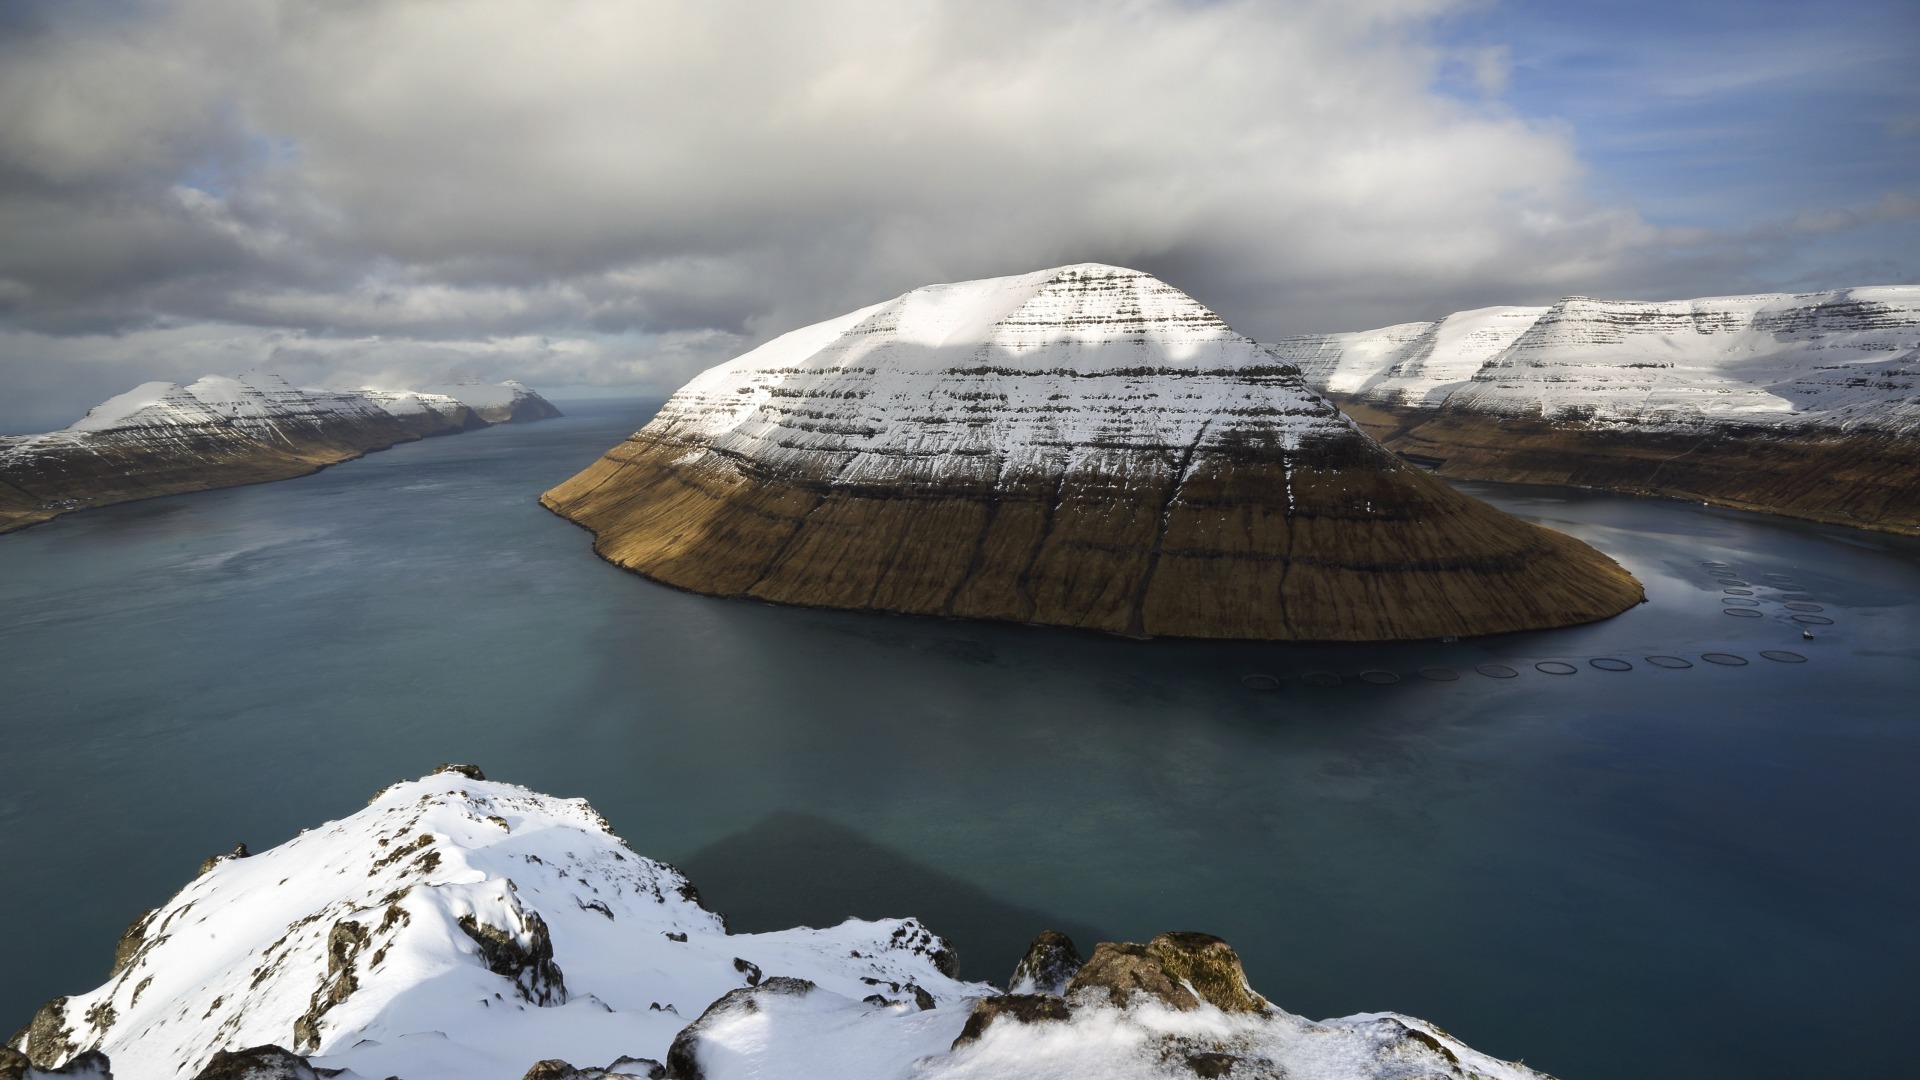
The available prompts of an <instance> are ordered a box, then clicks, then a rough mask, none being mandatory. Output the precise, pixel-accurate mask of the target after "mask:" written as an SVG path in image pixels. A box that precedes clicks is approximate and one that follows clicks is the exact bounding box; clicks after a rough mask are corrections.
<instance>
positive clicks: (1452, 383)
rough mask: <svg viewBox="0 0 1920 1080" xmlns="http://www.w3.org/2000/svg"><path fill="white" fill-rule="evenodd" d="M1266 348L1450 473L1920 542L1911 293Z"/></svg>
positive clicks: (1915, 290)
mask: <svg viewBox="0 0 1920 1080" xmlns="http://www.w3.org/2000/svg"><path fill="white" fill-rule="evenodd" d="M1269 348H1270V350H1271V351H1272V352H1273V354H1274V355H1275V356H1276V357H1278V358H1279V359H1281V360H1284V361H1286V362H1288V363H1290V364H1293V365H1295V366H1297V367H1298V368H1299V369H1300V370H1301V372H1302V374H1303V375H1304V376H1305V378H1306V380H1307V382H1308V383H1309V384H1310V385H1312V386H1314V387H1315V388H1317V389H1319V390H1321V391H1322V392H1324V393H1326V394H1327V395H1328V396H1329V397H1330V398H1331V399H1332V400H1333V401H1334V402H1335V403H1336V404H1338V405H1340V407H1341V408H1342V409H1343V410H1345V411H1346V412H1347V413H1348V415H1350V416H1351V417H1353V419H1354V420H1356V421H1358V422H1359V423H1360V424H1361V425H1362V426H1363V427H1365V428H1366V429H1367V430H1368V431H1369V433H1371V434H1373V435H1374V436H1375V437H1376V438H1378V439H1380V440H1381V441H1382V442H1383V443H1384V444H1385V445H1386V446H1387V447H1388V448H1390V449H1392V450H1395V451H1398V452H1400V453H1401V454H1402V455H1403V456H1405V457H1407V458H1408V459H1410V460H1413V461H1415V462H1419V463H1421V464H1425V465H1427V466H1429V467H1431V468H1434V469H1436V470H1437V471H1439V472H1440V473H1441V474H1442V475H1446V476H1456V477H1461V478H1470V479H1484V480H1503V481H1514V482H1521V483H1571V484H1581V485H1588V486H1595V487H1605V488H1611V489H1615V490H1624V491H1632V492H1643V493H1650V494H1661V495H1672V496H1677V497H1682V498H1689V499H1699V500H1703V501H1709V502H1717V503H1724V504H1728V505H1733V506H1741V507H1746V508H1751V509H1758V510H1766V511H1771V512H1775V513H1783V514H1790V515H1794V516H1798V517H1805V518H1811V519H1815V520H1821V521H1830V522H1837V523H1843V524H1850V525H1858V526H1865V527H1870V528H1880V529H1888V530H1892V531H1898V532H1920V452H1916V451H1920V444H1917V443H1916V436H1920V285H1888V286H1877V287H1871V288H1855V289H1840V290H1834V291H1829V292H1816V293H1801V294H1767V295H1756V296H1730V297H1713V298H1707V299H1699V300H1674V301H1657V302H1640V301H1610V300H1594V299H1590V298H1588V297H1580V296H1576V297H1569V298H1567V299H1565V300H1562V301H1560V302H1559V303H1557V304H1554V305H1552V306H1551V307H1544V308H1542V307H1493V308H1480V309H1477V310H1474V311H1462V312H1456V313H1455V314H1452V315H1449V316H1447V317H1446V318H1444V319H1441V320H1439V321H1437V322H1428V323H1405V324H1401V325H1398V326H1388V327H1383V328H1381V329H1378V330H1367V331H1359V332H1356V333H1342V334H1315V335H1308V336H1304V337H1295V338H1287V339H1284V340H1281V341H1278V342H1275V343H1273V344H1272V345H1270V346H1269Z"/></svg>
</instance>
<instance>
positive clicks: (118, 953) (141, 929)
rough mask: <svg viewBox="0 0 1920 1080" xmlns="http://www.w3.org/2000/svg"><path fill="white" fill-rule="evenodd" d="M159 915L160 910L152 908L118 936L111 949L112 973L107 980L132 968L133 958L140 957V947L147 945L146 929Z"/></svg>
mask: <svg viewBox="0 0 1920 1080" xmlns="http://www.w3.org/2000/svg"><path fill="white" fill-rule="evenodd" d="M159 913H160V909H159V908H154V909H153V910H152V911H149V912H147V913H146V914H144V915H142V916H140V917H139V918H137V919H135V920H133V923H132V925H130V926H128V927H127V929H126V932H125V933H123V934H121V935H120V941H119V943H118V944H116V945H114V947H113V971H112V972H111V973H110V974H109V976H108V977H109V978H111V977H112V976H113V975H118V974H120V973H121V972H123V971H125V970H127V968H128V967H130V966H132V964H133V961H134V960H135V958H137V957H138V956H139V955H140V949H141V947H142V946H144V945H145V944H146V943H147V929H148V927H150V926H152V925H153V917H154V916H155V915H158V914H159Z"/></svg>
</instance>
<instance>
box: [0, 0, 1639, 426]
mask: <svg viewBox="0 0 1920 1080" xmlns="http://www.w3.org/2000/svg"><path fill="white" fill-rule="evenodd" d="M1457 6H1458V5H1456V4H1451V3H1445V2H1442V0H1346V2H1332V0H1327V2H1305V3H1289V4H1271V3H1257V2H1252V0H1239V2H1232V0H1229V2H1222V3H1210V4H1195V3H1191V2H1183V0H1118V2H1114V0H1105V2H1094V0H1086V2H1081V0H1042V2H1038V3H1035V2H1030V0H813V2H810V3H806V4H767V3H763V2H760V0H702V2H700V3H687V2H683V0H553V2H550V3H540V4H528V3H525V2H523V0H387V2H379V3H373V2H343V0H199V2H193V0H182V2H177V3H155V4H152V5H150V6H148V7H145V8H140V9H137V10H135V11H133V12H131V13H129V12H127V11H126V10H125V9H123V8H95V7H93V6H91V5H75V6H73V7H71V8H55V9H52V11H53V13H52V14H50V15H48V16H47V18H48V19H50V20H52V21H51V22H50V23H48V24H47V25H46V26H45V27H44V28H43V29H42V31H41V32H40V33H38V34H30V35H26V36H24V37H23V38H21V39H20V40H16V41H15V42H14V43H13V44H12V45H10V46H4V47H0V100H4V102H5V103H6V106H7V107H6V108H5V109H4V110H0V183H4V189H3V190H0V229H4V230H5V231H6V233H7V235H8V236H9V237H10V238H12V239H11V241H10V243H9V244H7V245H5V247H4V249H0V317H4V318H5V320H7V321H8V322H10V323H11V324H12V325H13V326H15V327H16V328H18V333H16V336H15V338H16V344H18V343H19V342H22V341H39V340H41V339H42V336H44V335H48V334H52V335H72V334H76V333H82V334H87V333H91V334H92V335H93V336H81V337H71V338H68V339H66V340H68V342H69V344H67V345H61V346H59V347H54V346H52V345H46V346H45V347H40V346H34V347H31V348H27V347H24V346H22V347H21V348H20V349H18V350H17V351H16V352H15V353H14V354H13V356H12V358H11V359H10V361H9V366H10V367H11V368H12V369H13V370H14V371H18V370H20V369H21V367H22V366H23V365H25V364H28V363H36V364H64V365H71V364H77V363H80V362H81V360H82V358H83V357H84V356H86V355H111V356H115V357H118V358H119V360H117V361H116V362H119V363H123V364H129V363H130V362H129V361H128V357H129V356H130V355H132V354H134V353H141V355H144V356H146V358H147V359H149V360H153V359H157V356H156V354H155V353H153V352H151V351H148V352H144V353H142V352H141V350H143V349H147V348H148V346H145V345H143V346H140V348H131V347H129V348H120V349H113V348H108V347H107V346H106V345H105V344H104V343H106V342H109V341H112V340H115V339H113V338H110V337H104V336H100V335H102V334H105V333H122V334H130V335H131V336H130V337H127V338H126V340H127V341H129V342H139V341H144V342H148V343H149V345H151V346H152V348H153V349H159V348H160V343H163V342H175V343H176V344H180V345H181V347H182V348H184V343H183V342H181V341H180V339H179V337H178V335H179V334H180V333H181V331H179V330H178V329H160V330H152V329H148V330H141V328H142V327H149V326H152V325H154V324H155V323H158V324H160V325H161V326H163V327H167V328H175V327H179V326H181V325H192V324H194V323H196V322H199V321H205V322H207V323H209V324H212V325H214V326H216V327H219V328H228V329H222V330H215V331H210V333H211V334H212V336H214V337H217V338H220V340H223V341H228V342H229V343H231V342H238V341H251V342H254V343H255V345H256V346H257V347H259V348H263V349H278V350H279V351H277V352H269V353H263V354H262V357H261V359H264V358H265V357H266V356H267V355H272V356H274V357H277V358H278V359H280V360H283V361H289V362H291V361H293V360H298V361H299V362H301V363H306V364H309V365H311V366H312V368H313V369H314V370H316V371H318V370H320V369H321V368H324V367H325V366H326V365H334V367H335V368H336V369H337V370H340V371H341V372H345V373H350V372H352V371H357V370H373V369H375V368H381V369H382V370H384V369H385V367H388V366H393V365H396V364H397V365H399V366H398V367H397V368H395V370H402V369H404V370H411V368H409V367H407V365H408V364H413V363H415V360H411V359H409V360H406V361H405V362H404V363H402V362H401V361H400V360H395V359H393V358H395V357H414V358H419V357H428V358H432V357H438V356H441V355H442V354H443V353H445V352H447V351H448V350H451V351H453V352H455V353H460V354H461V355H463V356H466V357H467V358H468V360H470V361H472V362H475V363H478V362H479V361H478V360H475V359H474V358H475V357H492V358H493V359H494V360H497V361H498V366H502V367H504V366H505V365H507V364H509V363H519V364H526V365H529V366H530V367H532V368H535V369H542V365H549V364H551V365H555V366H553V367H551V368H550V370H552V371H554V372H556V373H559V372H564V373H565V378H566V379H567V381H572V382H585V381H601V382H605V381H611V380H616V379H619V378H629V377H631V378H635V379H641V380H643V381H644V380H646V379H653V378H660V377H664V376H665V375H667V374H668V373H673V374H674V375H675V377H677V375H678V374H679V373H680V369H682V368H684V367H686V366H687V365H691V364H696V363H701V362H708V361H709V360H711V359H719V358H721V357H720V356H715V355H713V352H714V350H715V349H716V348H719V347H722V346H725V347H729V348H731V347H735V346H737V345H741V344H747V343H751V341H753V340H757V339H760V338H764V337H766V336H770V335H772V334H774V333H778V332H780V331H782V330H785V329H788V328H790V327H792V326H794V325H797V324H800V323H802V322H805V321H810V320H813V319H817V318H821V317H825V316H828V315H831V314H835V313H837V312H840V311H843V310H847V309H849V308H852V307H854V306H857V305H860V304H864V303H869V302H872V301H874V300H878V299H882V298H884V297H886V296H890V295H892V294H894V293H897V292H900V291H903V290H905V289H908V288H911V287H914V286H916V285H920V284H925V283H927V282H931V281H938V280H956V279H961V278H967V277H974V276H981V275H988V274H999V273H1011V272H1018V271H1024V270H1029V269H1033V268H1036V267H1041V266H1046V265H1051V264H1056V263H1062V262H1069V261H1078V260H1082V259H1099V260H1104V261H1110V262H1118V263H1124V264H1129V265H1135V266H1139V267H1141V268H1142V269H1146V270H1149V271H1153V272H1156V273H1160V274H1161V275H1162V276H1165V277H1167V278H1169V279H1170V280H1172V281H1173V282H1174V283H1175V284H1177V285H1179V286H1181V287H1183V288H1185V289H1187V290H1188V291H1189V292H1191V293H1193V294H1194V295H1196V296H1198V297H1199V298H1201V299H1202V300H1203V301H1204V302H1206V303H1209V304H1211V305H1212V306H1214V307H1216V308H1217V309H1219V310H1220V311H1221V312H1222V313H1223V314H1225V315H1226V316H1227V317H1228V318H1229V320H1230V321H1232V322H1234V323H1235V324H1236V325H1238V326H1240V327H1241V328H1242V329H1244V330H1246V331H1247V332H1249V333H1253V334H1256V335H1263V336H1264V335H1271V334H1275V333H1279V332H1282V331H1288V330H1304V329H1316V328H1338V327H1348V326H1362V325H1370V324H1377V323H1381V322H1390V321H1398V320H1401V319H1404V318H1410V317H1415V316H1417V315H1420V314H1431V313H1437V312H1438V311H1444V310H1449V309H1451V308H1453V307H1457V306H1465V305H1467V304H1469V303H1473V302H1492V301H1495V300H1500V301H1508V302H1512V301H1518V300H1524V299H1535V298H1539V297H1543V296H1546V295H1549V294H1552V293H1556V292H1559V291H1562V290H1573V289H1578V290H1581V291H1593V290H1595V289H1596V288H1600V287H1602V286H1604V285H1605V284H1606V283H1607V282H1609V281H1617V280H1619V279H1620V278H1621V275H1622V274H1623V272H1624V271H1623V268H1624V267H1626V266H1627V265H1629V264H1630V263H1631V261H1632V259H1633V257H1635V256H1636V255H1637V254H1639V253H1644V252H1645V251H1647V250H1649V248H1650V247H1652V246H1654V245H1656V244H1657V243H1658V242H1659V238H1658V237H1657V236H1656V235H1655V234H1654V232H1653V230H1651V229H1649V228H1647V227H1646V226H1645V225H1644V224H1642V223H1641V222H1640V221H1639V220H1638V218H1637V217H1636V216H1635V215H1634V214H1632V213H1631V212H1630V211H1628V210H1625V209H1622V208H1618V207H1608V206H1601V205H1595V204H1593V203H1591V202H1590V201H1589V200H1588V199H1587V198H1586V197H1585V196H1584V195H1583V194H1582V192H1583V186H1584V184H1585V180H1586V178H1585V173H1584V168H1583V166H1582V164H1581V162H1580V160H1579V159H1578V157H1577V155H1576V152H1575V149H1574V145H1573V142H1572V139H1571V137H1570V134H1569V133H1568V132H1567V131H1565V130H1563V129H1561V128H1559V127H1556V126H1554V125H1551V124H1539V123H1531V122H1528V121H1525V120H1522V119H1520V118H1518V117H1516V116H1514V115H1511V114H1510V113H1508V112H1507V111H1505V110H1504V109H1502V108H1501V107H1500V106H1499V105H1498V103H1497V101H1493V100H1486V101H1479V102H1471V103H1470V102H1463V101H1461V100H1458V99H1456V98H1453V97H1450V96H1448V95H1446V94H1443V93H1439V92H1437V91H1436V90H1435V89H1434V87H1435V83H1436V80H1438V79H1440V78H1441V76H1442V73H1443V69H1444V68H1445V67H1446V65H1448V64H1457V63H1459V62H1460V58H1459V56H1457V55H1455V54H1450V53H1448V52H1447V51H1446V50H1445V49H1442V48H1440V47H1438V46H1437V45H1435V44H1433V43H1432V38H1431V35H1430V31H1431V28H1432V26H1433V24H1434V21H1435V20H1436V19H1438V18H1440V17H1442V16H1444V15H1445V14H1446V13H1447V12H1448V11H1450V10H1452V9H1453V8H1455V7H1457ZM1467 63H1468V65H1469V69H1470V73H1471V77H1472V79H1474V80H1476V81H1477V84H1478V85H1479V87H1480V88H1481V90H1482V91H1483V92H1484V93H1486V94H1488V95H1497V93H1498V92H1499V90H1500V88H1501V87H1502V86H1503V85H1504V80H1505V71H1506V58H1505V56H1504V54H1503V53H1501V52H1500V51H1499V50H1497V49H1496V50H1485V51H1483V52H1480V53H1476V54H1474V55H1473V56H1471V57H1468V58H1467ZM1410 298H1417V303H1418V304H1419V306H1420V310H1409V304H1410ZM232 328H241V329H237V330H232V332H231V333H230V334H229V333H228V330H231V329H232ZM136 331H137V332H136ZM29 332H31V333H29ZM222 334H228V336H226V337H221V335H222ZM276 334H278V335H282V336H283V337H275V335H276ZM22 335H25V336H22ZM283 339H284V340H283ZM45 340H46V341H53V340H54V339H53V338H46V339H45ZM536 340H567V341H582V342H591V343H593V345H592V347H591V348H587V349H584V350H583V351H579V352H573V353H569V352H567V351H566V350H559V351H555V350H553V349H550V348H545V347H541V348H531V347H526V348H523V347H520V346H505V345H500V344H499V343H505V342H527V341H536ZM274 342H279V343H280V344H272V343H274ZM288 342H294V343H297V346H298V348H297V350H296V349H295V345H293V344H287V343H288ZM369 342H372V343H377V344H374V345H369V344H366V343H369ZM323 343H329V344H323ZM355 343H360V344H355ZM496 346H498V347H496ZM234 348H238V346H234ZM90 349H91V350H94V352H92V353H89V352H88V350H90ZM298 350H304V351H298ZM462 350H466V351H465V352H463V351H462ZM215 355H220V354H219V353H218V351H217V350H216V353H215ZM374 355H379V356H382V357H386V358H387V359H383V360H380V361H378V362H377V363H376V362H374V361H372V360H369V359H367V358H368V357H371V356H374ZM32 357H40V358H41V359H39V360H33V359H31V358H32ZM169 359H170V360H177V361H180V362H179V363H171V364H169V365H168V366H167V367H166V370H167V371H168V372H175V371H177V372H179V373H180V374H187V373H188V371H187V370H186V369H192V368H196V367H197V368H198V369H202V370H204V369H207V368H209V367H210V366H212V365H209V364H206V363H199V362H198V361H193V360H187V359H184V358H182V357H180V356H170V357H169ZM183 364H184V368H183V366H182V365H183ZM354 365H360V367H358V368H356V367H354ZM635 365H642V367H636V366H635ZM49 370H52V369H49ZM96 370H97V369H96ZM192 373H194V374H197V373H198V371H197V370H195V371H193V372H192ZM499 373H500V374H515V373H516V372H510V371H500V372H499ZM518 374H521V376H522V377H530V376H533V375H534V374H535V372H532V371H522V372H518ZM50 378H51V377H50ZM52 381H53V382H56V383H57V382H58V380H57V379H55V380H52ZM75 393H76V394H77V393H78V390H77V389H76V390H75Z"/></svg>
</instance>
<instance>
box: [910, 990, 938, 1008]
mask: <svg viewBox="0 0 1920 1080" xmlns="http://www.w3.org/2000/svg"><path fill="white" fill-rule="evenodd" d="M907 992H908V993H909V994H912V995H913V1003H914V1004H915V1005H918V1006H920V1011H921V1012H926V1011H927V1010H928V1009H931V1008H933V1007H934V1000H933V995H932V994H929V993H927V992H926V991H925V990H922V989H921V988H920V987H919V986H917V985H915V984H913V983H908V984H907Z"/></svg>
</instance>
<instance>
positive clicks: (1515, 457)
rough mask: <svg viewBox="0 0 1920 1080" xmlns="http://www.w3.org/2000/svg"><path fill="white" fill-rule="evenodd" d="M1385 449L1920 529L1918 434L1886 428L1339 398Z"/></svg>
mask: <svg viewBox="0 0 1920 1080" xmlns="http://www.w3.org/2000/svg"><path fill="white" fill-rule="evenodd" d="M1334 400H1335V401H1336V402H1337V403H1338V404H1339V406H1340V407H1341V409H1342V410H1343V411H1344V412H1346V414H1347V415H1348V416H1350V417H1352V418H1353V420H1354V421H1355V422H1356V423H1358V424H1359V425H1360V426H1361V427H1362V428H1364V429H1366V431H1367V433H1368V434H1370V435H1372V436H1373V437H1374V438H1376V439H1378V440H1380V442H1381V443H1383V444H1384V445H1385V446H1386V447H1387V448H1388V449H1390V450H1396V451H1400V452H1404V453H1409V454H1419V455H1423V456H1425V457H1431V458H1436V459H1439V460H1440V461H1441V462H1442V464H1441V465H1440V466H1439V468H1438V472H1439V473H1440V475H1442V476H1455V477H1459V478H1461V479H1464V480H1494V481H1502V482H1507V483H1517V484H1578V485H1581V486H1584V487H1598V488H1606V489H1609V490H1613V491H1622V492H1627V493H1630V494H1636V495H1665V496H1671V497H1674V498H1682V499H1692V500H1695V501H1697V502H1711V503H1718V504H1720V505H1723V506H1733V507H1738V508H1741V509H1745V510H1760V511H1765V512H1767V513H1772V514H1782V515H1786V516H1789V517H1798V518H1805V519H1808V520H1812V521H1823V522H1828V523H1832V524H1840V525H1852V526H1855V527H1858V528H1867V529H1878V530H1882V531H1886V532H1897V533H1905V534H1908V535H1920V442H1917V441H1916V440H1913V439H1900V438H1894V437H1891V436H1886V435H1806V434H1802V435H1772V434H1760V433H1752V432H1724V431H1723V432H1719V433H1714V434H1706V435H1700V434H1674V433H1662V432H1632V431H1627V432H1621V431H1613V430H1606V429H1598V428H1585V427H1579V426H1573V425H1567V424H1554V423H1550V422H1547V421H1543V420H1530V419H1503V418H1499V417H1490V416H1484V415H1477V414H1466V413H1455V412H1448V411H1436V410H1432V409H1406V408H1382V407H1380V406H1376V405H1368V404H1365V403H1362V402H1358V401H1354V400H1352V399H1348V398H1335V399H1334Z"/></svg>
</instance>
